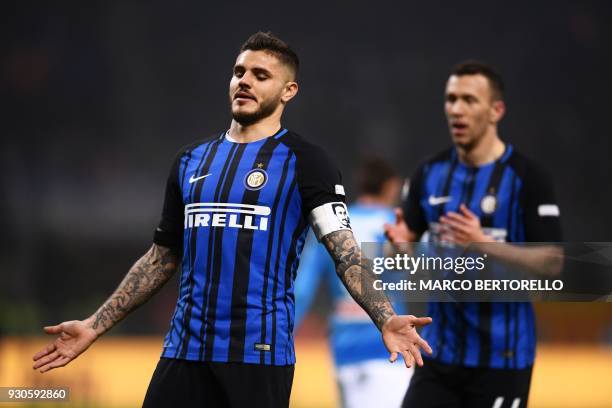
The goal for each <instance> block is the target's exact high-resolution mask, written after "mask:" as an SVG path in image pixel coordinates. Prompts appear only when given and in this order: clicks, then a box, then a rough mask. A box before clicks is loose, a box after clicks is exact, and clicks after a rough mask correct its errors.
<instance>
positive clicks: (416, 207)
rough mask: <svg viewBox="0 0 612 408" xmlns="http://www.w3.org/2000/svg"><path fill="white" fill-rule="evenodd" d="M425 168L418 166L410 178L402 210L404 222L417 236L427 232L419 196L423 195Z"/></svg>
mask: <svg viewBox="0 0 612 408" xmlns="http://www.w3.org/2000/svg"><path fill="white" fill-rule="evenodd" d="M424 169H425V166H424V165H422V166H419V168H418V169H417V170H416V172H415V173H414V175H413V176H412V177H411V178H410V187H409V189H408V196H407V197H406V199H405V200H404V203H403V206H402V210H403V212H404V220H405V221H406V224H407V225H408V228H410V231H412V232H414V233H415V234H416V235H417V236H421V235H423V233H424V232H425V231H426V230H427V220H426V219H425V214H424V212H423V208H422V207H421V195H422V194H423V179H424Z"/></svg>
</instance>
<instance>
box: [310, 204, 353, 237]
mask: <svg viewBox="0 0 612 408" xmlns="http://www.w3.org/2000/svg"><path fill="white" fill-rule="evenodd" d="M308 220H309V221H310V225H312V229H313V231H314V233H315V235H316V236H317V239H318V240H320V239H321V238H323V237H324V236H325V235H327V234H329V233H332V232H335V231H340V230H350V229H351V222H350V219H349V215H348V211H347V209H346V204H344V203H342V202H336V203H327V204H323V205H320V206H318V207H317V208H315V209H314V210H312V211H311V212H310V216H309V217H308Z"/></svg>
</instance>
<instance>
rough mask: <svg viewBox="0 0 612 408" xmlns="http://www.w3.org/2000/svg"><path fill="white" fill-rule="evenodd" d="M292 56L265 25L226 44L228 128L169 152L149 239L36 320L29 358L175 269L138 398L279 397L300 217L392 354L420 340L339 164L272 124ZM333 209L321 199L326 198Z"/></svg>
mask: <svg viewBox="0 0 612 408" xmlns="http://www.w3.org/2000/svg"><path fill="white" fill-rule="evenodd" d="M297 71H298V57H297V55H296V54H295V52H294V51H293V50H291V48H289V47H288V46H287V44H285V43H284V42H283V41H281V40H279V39H278V38H276V37H274V36H272V35H271V34H266V33H256V34H254V35H253V36H251V37H250V38H249V39H248V40H247V41H246V43H245V44H243V46H242V48H241V49H240V53H239V54H238V57H237V59H236V62H235V65H234V68H233V73H232V78H231V81H230V84H229V99H230V106H231V113H232V117H233V119H232V122H231V125H230V128H229V130H227V131H224V132H221V133H220V134H218V135H216V136H214V137H212V138H210V139H207V140H204V141H201V142H197V143H194V144H192V145H191V146H188V147H187V148H185V149H183V150H181V151H180V152H179V153H178V155H177V156H176V159H175V161H174V164H173V166H172V168H171V171H170V175H169V177H168V181H167V186H166V194H165V202H164V206H163V211H162V217H161V222H160V224H159V226H158V228H157V230H156V231H155V235H154V239H153V246H152V247H151V249H150V250H149V251H148V252H147V253H146V254H145V255H144V256H143V257H142V258H140V259H139V260H138V261H137V262H136V263H135V264H134V266H133V267H132V268H131V269H130V271H129V272H128V273H127V275H126V276H125V278H124V280H123V281H122V282H121V284H120V285H119V287H118V288H117V289H116V290H115V292H114V293H113V294H112V295H111V297H110V298H109V299H108V300H107V301H106V302H105V303H104V304H103V305H102V306H101V307H100V308H99V309H98V310H97V311H96V312H95V313H94V314H93V315H92V316H90V317H89V318H87V319H85V320H82V321H69V322H64V323H61V324H59V325H56V326H50V327H46V328H45V331H46V332H47V333H49V334H58V335H59V337H58V338H57V339H56V340H55V341H54V342H52V343H51V344H50V345H48V346H47V347H45V348H44V349H43V350H41V351H40V352H39V353H37V354H36V355H35V356H34V360H35V363H34V368H35V369H40V371H42V372H45V371H48V370H51V369H54V368H57V367H62V366H65V365H66V364H68V363H69V362H70V361H72V360H73V359H74V358H76V357H77V356H78V355H79V354H81V353H82V352H83V351H85V350H86V349H87V348H88V347H89V346H90V345H91V344H92V343H93V342H94V341H95V340H96V339H97V338H98V337H100V336H101V335H102V334H104V333H105V332H106V331H108V330H110V329H111V328H112V327H113V326H114V325H115V324H116V323H117V322H119V321H120V320H121V319H123V318H124V317H125V316H127V314H129V313H130V312H131V311H132V310H134V309H135V308H136V307H137V306H139V305H141V304H142V303H144V302H145V301H146V300H148V299H149V298H150V297H151V296H153V294H154V293H155V292H156V291H157V290H158V289H159V288H160V287H161V286H162V285H163V284H164V283H166V281H168V279H169V278H170V277H171V276H172V274H173V273H174V272H175V271H176V270H177V268H178V266H179V264H180V265H181V278H180V289H179V292H180V293H179V298H178V302H177V305H176V309H175V311H174V314H173V316H172V320H171V323H170V329H169V331H168V334H167V335H166V338H165V341H164V346H163V351H162V356H161V359H160V361H159V363H158V366H157V368H156V370H155V372H154V374H153V378H152V379H151V383H150V385H149V388H148V391H147V395H146V397H145V401H144V406H145V407H147V408H151V407H170V406H175V407H189V406H194V407H195V406H198V407H199V406H203V405H206V406H223V407H225V406H232V407H246V406H249V407H286V406H288V404H289V395H290V391H291V384H292V380H293V365H294V362H295V355H294V344H293V324H294V295H293V281H294V278H295V271H296V269H297V265H298V259H299V254H300V252H301V249H302V246H303V242H304V239H305V236H306V233H307V231H308V225H309V224H310V225H311V226H312V229H313V230H314V232H315V234H316V236H317V238H318V239H319V240H321V241H322V242H323V243H324V244H325V246H326V248H327V249H328V251H329V253H330V254H331V256H332V258H333V259H334V261H335V263H336V270H337V273H338V276H339V277H340V279H341V280H342V281H343V283H344V284H345V285H346V288H347V290H348V291H349V292H350V293H351V295H352V296H353V297H354V299H355V300H356V301H357V303H359V305H360V306H361V307H363V308H364V310H365V311H366V312H367V313H368V315H369V316H370V317H371V319H372V320H373V321H374V323H375V324H376V326H377V327H378V329H379V330H381V332H382V340H383V342H384V344H385V346H386V347H387V349H388V350H389V352H390V353H391V355H390V360H392V361H394V360H396V359H397V357H398V353H399V354H402V357H403V358H404V360H405V363H406V365H407V366H411V365H413V364H414V362H415V361H416V362H417V363H418V364H422V357H421V354H420V350H419V348H423V349H424V350H426V351H427V352H431V349H430V348H429V346H428V345H427V343H426V342H425V341H423V340H422V339H421V338H420V337H419V335H418V334H417V332H416V329H415V326H422V325H425V324H428V323H429V322H430V321H431V319H429V318H416V317H414V316H398V315H396V314H395V312H394V310H393V308H392V306H391V304H390V303H389V301H388V299H387V298H386V297H385V296H384V294H383V293H381V292H379V291H376V290H374V289H373V287H372V281H373V279H374V277H373V275H372V273H371V271H370V270H369V267H368V266H367V265H368V264H367V262H364V261H362V259H361V251H360V249H359V247H358V246H357V244H356V242H355V239H354V238H353V233H352V231H351V229H350V226H349V224H348V222H345V219H344V216H339V215H337V214H338V213H339V212H338V209H337V208H338V207H343V208H344V209H345V210H346V208H345V204H344V194H343V187H342V182H341V180H340V173H339V171H338V170H337V169H336V167H335V166H334V165H333V164H332V162H331V161H330V160H329V158H328V156H327V155H326V154H325V152H324V151H323V150H322V149H321V148H319V147H317V146H315V145H313V144H311V143H309V142H308V141H306V140H305V139H303V138H302V137H300V136H298V135H297V134H295V133H293V132H291V131H288V130H287V129H284V128H283V127H282V126H281V116H282V113H283V110H284V108H285V105H286V104H287V103H288V102H289V101H290V100H291V99H292V98H293V97H295V95H296V94H297V92H298V84H297V82H296V75H297ZM334 207H335V208H334Z"/></svg>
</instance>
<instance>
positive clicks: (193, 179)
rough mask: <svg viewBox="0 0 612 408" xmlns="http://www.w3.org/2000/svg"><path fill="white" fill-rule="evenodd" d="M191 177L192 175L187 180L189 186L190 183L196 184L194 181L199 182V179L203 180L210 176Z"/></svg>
mask: <svg viewBox="0 0 612 408" xmlns="http://www.w3.org/2000/svg"><path fill="white" fill-rule="evenodd" d="M193 176H194V175H193V174H192V175H191V177H190V178H189V184H191V183H193V182H196V181H198V180H201V179H203V178H206V177H208V176H210V173H208V174H205V175H203V176H200V177H193Z"/></svg>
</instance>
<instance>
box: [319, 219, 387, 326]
mask: <svg viewBox="0 0 612 408" xmlns="http://www.w3.org/2000/svg"><path fill="white" fill-rule="evenodd" d="M321 242H322V243H323V244H324V245H325V247H326V248H327V251H328V252H329V254H330V255H331V257H332V258H333V260H334V262H335V264H336V273H337V274H338V277H339V278H340V280H341V281H342V283H343V284H344V286H345V287H346V289H347V290H348V291H349V293H350V294H351V296H352V297H353V299H355V301H356V302H357V303H358V304H359V306H361V307H362V308H363V309H364V310H365V311H366V312H367V313H368V315H369V316H370V318H371V319H372V321H374V324H376V327H378V329H379V330H380V329H382V326H383V324H384V323H385V322H386V321H387V319H389V317H391V316H393V315H394V314H395V312H394V311H393V306H391V302H389V299H388V298H387V295H385V293H384V292H383V291H380V290H376V289H374V286H373V283H374V280H375V279H376V278H375V276H374V274H373V273H372V262H371V261H370V260H369V259H367V258H362V256H363V254H362V252H361V249H360V248H359V246H358V245H357V242H355V237H354V236H353V232H352V231H347V230H342V231H336V232H332V233H331V234H327V235H326V236H324V237H323V239H322V240H321Z"/></svg>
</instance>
